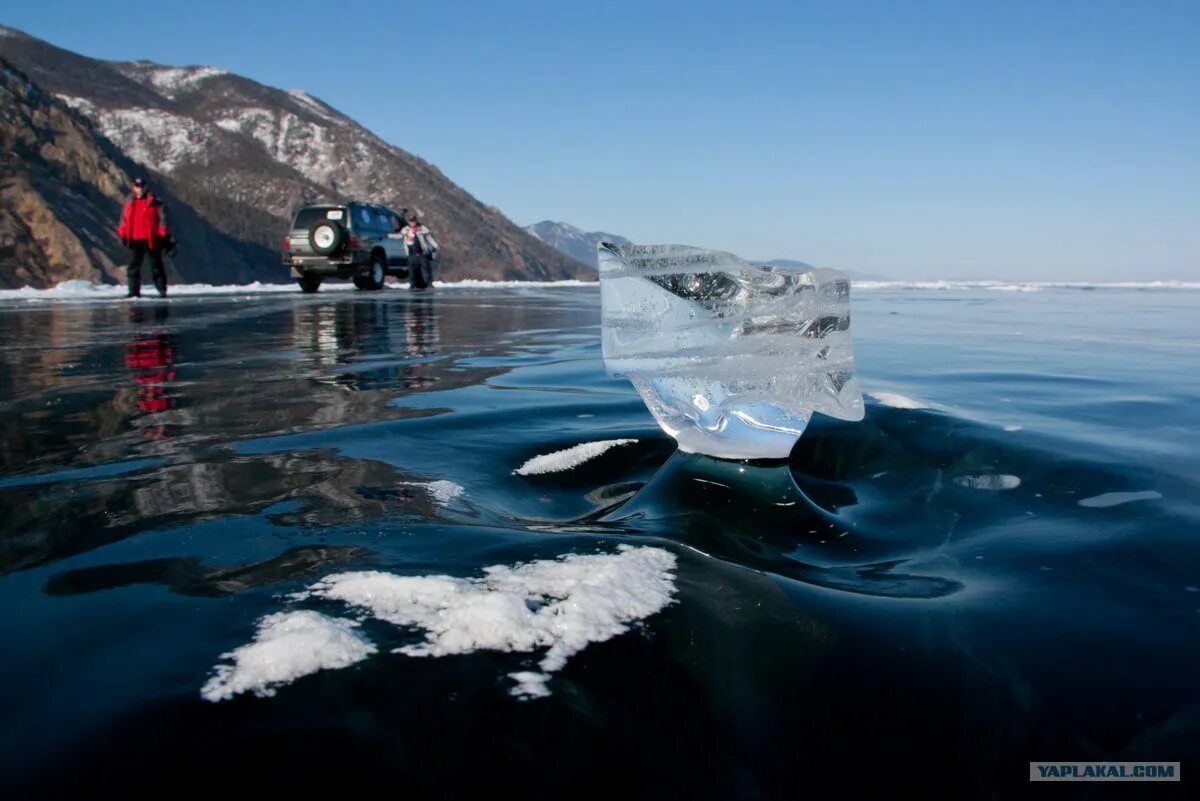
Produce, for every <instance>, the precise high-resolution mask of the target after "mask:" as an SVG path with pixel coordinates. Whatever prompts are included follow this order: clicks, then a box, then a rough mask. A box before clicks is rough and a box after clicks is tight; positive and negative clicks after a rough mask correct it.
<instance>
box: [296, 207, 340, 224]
mask: <svg viewBox="0 0 1200 801" xmlns="http://www.w3.org/2000/svg"><path fill="white" fill-rule="evenodd" d="M331 214H332V216H331ZM345 217H346V209H345V208H344V207H343V208H338V207H336V206H306V207H304V208H302V209H300V211H298V212H297V213H296V219H295V220H293V221H292V227H293V228H311V227H312V224H313V223H315V222H316V221H317V220H330V219H332V220H339V221H344V220H345Z"/></svg>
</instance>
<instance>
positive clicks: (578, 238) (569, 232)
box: [525, 220, 888, 281]
mask: <svg viewBox="0 0 1200 801" xmlns="http://www.w3.org/2000/svg"><path fill="white" fill-rule="evenodd" d="M525 230H526V231H528V232H529V233H531V234H533V235H534V236H536V237H537V238H538V239H540V240H542V241H543V242H545V243H546V244H548V245H553V246H554V247H556V248H558V249H559V250H561V251H562V252H563V253H565V254H567V255H568V256H570V257H571V258H573V259H575V260H577V261H582V262H584V263H586V264H590V265H591V266H592V267H595V268H597V269H598V268H599V265H598V264H597V262H596V243H597V242H601V241H603V242H615V243H616V244H618V245H628V244H632V243H631V242H630V241H629V240H628V239H626V238H625V237H623V236H618V235H617V234H608V233H604V232H603V231H590V232H586V231H584V230H583V229H581V228H576V227H575V226H574V225H571V224H569V223H564V222H553V221H551V220H543V221H542V222H540V223H535V224H534V225H527V226H525ZM755 263H759V262H755ZM761 263H762V264H768V265H770V266H772V267H788V268H791V269H793V270H814V269H816V268H815V267H814V266H813V265H811V264H809V263H807V262H803V261H796V260H795V259H771V260H770V261H765V262H761ZM844 272H845V273H846V275H847V276H849V277H850V278H851V279H853V280H855V281H887V280H888V279H887V278H885V277H884V276H881V275H873V274H871V273H860V272H858V271H857V270H845V271H844Z"/></svg>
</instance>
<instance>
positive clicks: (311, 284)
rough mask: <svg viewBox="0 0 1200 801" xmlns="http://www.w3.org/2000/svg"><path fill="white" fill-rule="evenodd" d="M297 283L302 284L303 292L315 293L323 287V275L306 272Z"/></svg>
mask: <svg viewBox="0 0 1200 801" xmlns="http://www.w3.org/2000/svg"><path fill="white" fill-rule="evenodd" d="M296 283H298V284H300V291H301V292H305V293H313V292H316V291H317V290H318V289H320V288H321V276H319V275H315V274H313V273H304V274H303V275H301V276H300V278H299V279H298V280H297V281H296Z"/></svg>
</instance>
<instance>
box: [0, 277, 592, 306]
mask: <svg viewBox="0 0 1200 801" xmlns="http://www.w3.org/2000/svg"><path fill="white" fill-rule="evenodd" d="M434 285H435V286H437V287H439V288H444V289H495V288H507V287H511V288H532V287H585V286H586V287H592V288H595V286H596V282H595V281H471V280H468V281H450V282H446V281H438V282H436V283H435V284H434ZM354 288H355V287H354V284H351V283H349V282H346V283H338V282H332V281H331V282H328V283H325V284H322V285H321V292H323V293H324V292H346V291H350V290H353V289H354ZM388 291H397V292H407V291H408V290H407V288H406V287H403V286H396V287H390V286H389V287H388ZM169 293H170V295H169V297H174V296H197V295H254V294H260V293H262V294H280V293H285V294H287V293H292V294H297V295H298V294H300V288H299V287H298V286H297V285H296V284H294V283H286V284H264V283H262V282H261V281H255V282H253V283H250V284H172V285H171V286H170V289H169ZM123 297H125V287H123V286H117V285H115V284H93V283H91V282H89V281H83V280H78V279H75V280H71V281H63V282H61V283H59V284H56V285H55V286H53V287H51V288H49V289H34V288H33V287H29V286H25V287H21V288H20V289H0V300H27V301H53V300H72V301H79V300H109V299H114V298H123Z"/></svg>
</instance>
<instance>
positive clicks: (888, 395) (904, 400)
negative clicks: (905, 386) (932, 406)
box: [867, 392, 929, 409]
mask: <svg viewBox="0 0 1200 801" xmlns="http://www.w3.org/2000/svg"><path fill="white" fill-rule="evenodd" d="M867 394H868V395H870V396H871V397H872V398H874V399H875V400H877V401H879V403H880V404H882V405H884V406H890V407H892V408H893V409H928V408H929V405H928V404H926V403H923V402H921V401H919V400H916V399H914V398H910V397H908V396H907V395H901V394H900V393H899V392H868V393H867Z"/></svg>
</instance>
